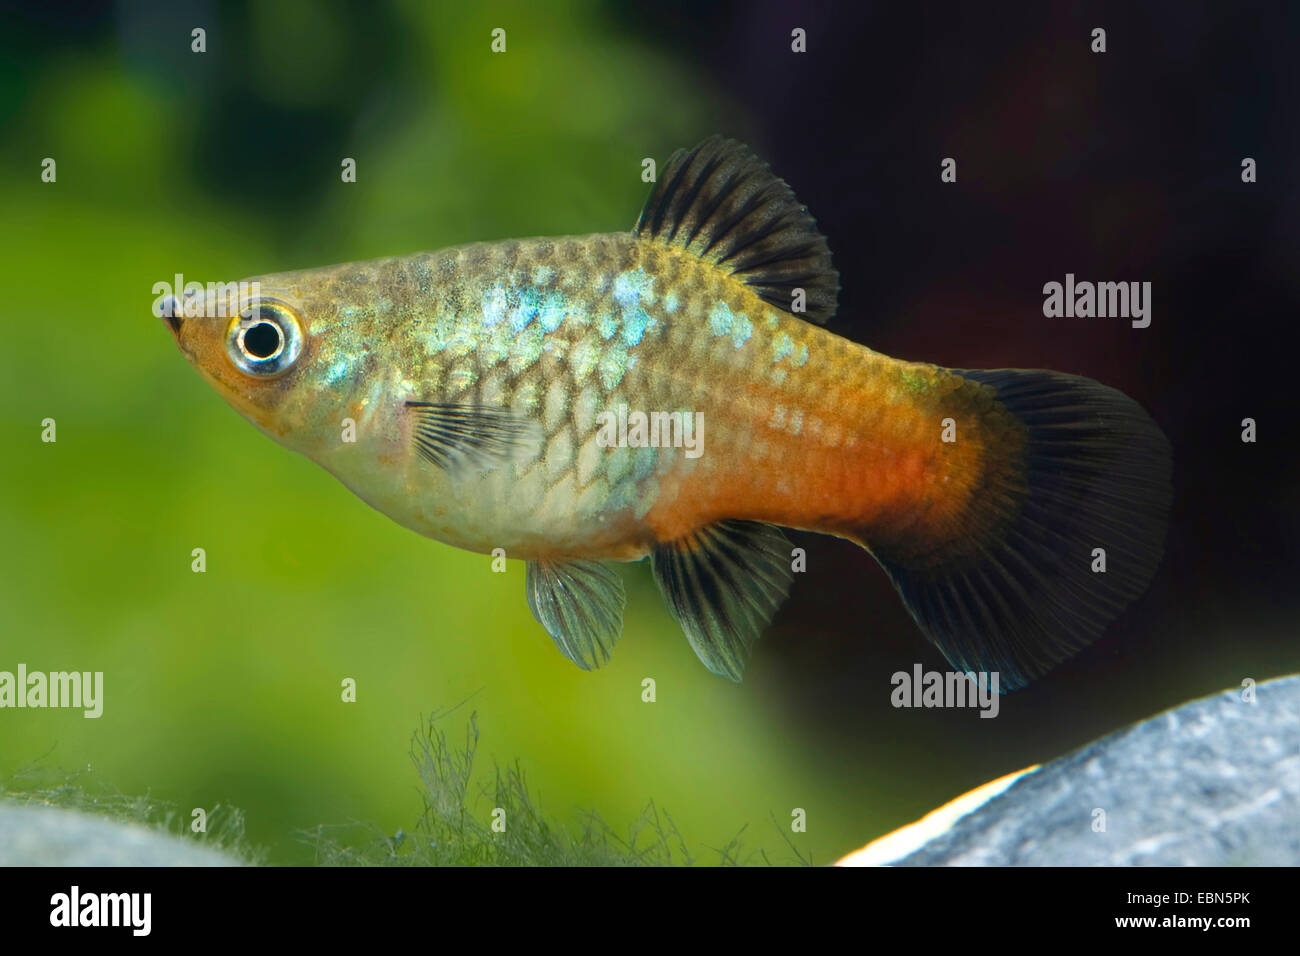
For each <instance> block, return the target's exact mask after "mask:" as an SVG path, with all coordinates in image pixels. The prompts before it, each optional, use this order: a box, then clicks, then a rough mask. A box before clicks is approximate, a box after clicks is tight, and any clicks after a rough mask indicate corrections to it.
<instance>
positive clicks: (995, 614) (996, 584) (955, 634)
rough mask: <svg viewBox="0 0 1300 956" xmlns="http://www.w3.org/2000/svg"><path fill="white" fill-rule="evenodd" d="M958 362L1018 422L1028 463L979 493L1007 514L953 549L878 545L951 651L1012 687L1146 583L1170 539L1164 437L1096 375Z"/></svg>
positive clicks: (1088, 636) (1001, 472) (935, 638)
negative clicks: (921, 551)
mask: <svg viewBox="0 0 1300 956" xmlns="http://www.w3.org/2000/svg"><path fill="white" fill-rule="evenodd" d="M953 371H955V372H956V374H958V375H961V376H963V377H964V378H966V379H968V380H970V381H971V382H972V383H978V386H979V388H980V390H981V391H982V392H984V393H985V395H986V396H987V395H989V393H990V392H991V397H992V399H993V400H994V401H995V402H996V403H998V405H1000V406H1001V408H1002V409H1004V410H1005V412H1007V413H1010V415H1011V416H1012V417H1013V418H1014V419H1015V420H1016V421H1018V422H1019V424H1020V426H1022V427H1023V442H1018V443H1017V444H1018V445H1019V449H1018V450H1017V451H1016V452H1015V454H1016V455H1017V456H1018V458H1019V459H1020V460H1019V461H1018V462H1013V463H1011V464H1012V467H1010V468H996V469H991V470H990V474H991V475H992V477H991V478H990V479H989V485H988V486H987V487H985V488H984V490H983V491H982V493H981V498H983V499H984V500H982V501H980V502H978V507H980V508H981V509H986V508H987V509H990V510H989V511H988V512H986V513H989V514H996V515H999V516H1000V517H999V520H997V521H996V522H995V523H994V524H993V525H992V526H991V525H990V523H989V522H987V521H981V522H972V527H974V528H978V529H979V530H978V531H976V532H972V535H973V537H972V538H971V540H968V541H965V542H958V543H957V544H958V546H956V547H954V548H953V549H952V552H951V555H950V556H947V557H942V556H939V557H936V556H929V557H928V558H927V559H925V560H919V559H917V558H916V557H915V556H909V555H907V554H905V553H903V552H901V551H899V550H898V549H891V548H889V547H888V546H885V547H884V549H883V550H881V549H877V548H874V547H873V548H872V551H873V553H874V554H875V556H876V558H877V559H878V560H879V561H880V563H881V565H883V566H884V568H885V570H886V572H888V574H889V576H890V578H891V579H892V580H893V582H894V586H895V587H897V588H898V591H899V593H900V594H901V595H902V598H903V601H904V602H905V603H906V604H907V607H908V610H910V611H911V613H912V616H913V617H914V618H915V619H916V622H917V624H919V625H920V627H921V629H922V630H923V631H924V632H925V634H926V636H927V637H928V638H929V639H930V640H931V641H932V642H933V643H934V644H935V645H937V646H938V647H939V649H940V650H941V651H943V653H944V655H945V656H946V657H947V658H948V660H949V661H950V662H951V663H952V664H953V665H954V666H955V667H957V668H959V669H961V670H963V671H967V670H976V671H998V672H999V675H1000V676H999V680H1000V682H1001V685H1002V687H1003V688H1005V689H1007V690H1010V689H1013V688H1016V687H1021V686H1023V685H1025V684H1027V683H1028V682H1029V681H1031V680H1033V679H1034V678H1035V677H1037V676H1039V675H1040V674H1042V673H1044V672H1045V671H1047V670H1048V669H1049V668H1051V667H1052V666H1053V665H1055V664H1057V663H1059V662H1060V661H1062V660H1064V659H1065V658H1067V657H1069V656H1070V655H1072V654H1074V653H1076V652H1077V651H1079V650H1080V649H1081V648H1083V647H1084V646H1086V645H1087V644H1089V643H1091V642H1092V641H1094V640H1096V639H1097V638H1098V637H1099V636H1100V635H1101V633H1102V632H1103V631H1104V630H1105V629H1106V627H1107V626H1108V625H1109V624H1110V622H1111V621H1113V620H1114V619H1115V618H1116V617H1117V616H1118V615H1119V614H1120V612H1121V611H1122V610H1123V609H1124V608H1125V607H1126V606H1127V605H1128V604H1129V602H1131V601H1132V600H1134V599H1135V598H1136V597H1137V596H1138V595H1140V594H1141V593H1142V592H1143V591H1144V590H1145V589H1146V586H1147V584H1148V583H1149V582H1150V580H1151V577H1152V576H1153V575H1154V574H1155V570H1156V566H1157V565H1158V564H1159V563H1160V558H1161V555H1162V553H1163V550H1164V537H1165V528H1166V525H1167V523H1168V514H1169V506H1170V498H1171V488H1170V471H1171V454H1170V448H1169V442H1168V441H1167V439H1166V438H1165V436H1164V434H1163V433H1162V432H1161V431H1160V428H1159V427H1158V426H1157V425H1156V424H1155V422H1153V421H1152V420H1151V418H1150V416H1148V415H1147V413H1146V412H1145V411H1143V410H1142V408H1141V406H1139V405H1138V404H1137V403H1136V402H1134V401H1133V400H1132V399H1131V398H1129V397H1128V396H1126V395H1124V394H1123V393H1121V392H1117V391H1116V390H1115V389H1113V388H1108V387H1107V386H1105V385H1102V384H1100V383H1098V382H1094V381H1092V380H1091V379H1086V378H1079V377H1077V376H1074V375H1064V374H1061V373H1058V372H1044V371H1027V370H1023V369H997V370H992V371H964V370H953ZM967 387H968V388H970V387H974V386H967ZM1003 464H1005V463H1003ZM1096 548H1101V549H1103V550H1104V558H1103V560H1104V562H1105V563H1104V568H1105V570H1104V571H1101V570H1094V568H1095V567H1098V564H1097V557H1096V553H1095V552H1094V549H1096ZM891 552H893V553H891Z"/></svg>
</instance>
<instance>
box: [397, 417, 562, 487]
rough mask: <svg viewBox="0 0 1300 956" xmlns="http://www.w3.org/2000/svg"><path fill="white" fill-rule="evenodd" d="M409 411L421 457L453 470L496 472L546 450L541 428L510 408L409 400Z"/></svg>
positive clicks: (412, 434) (414, 439)
mask: <svg viewBox="0 0 1300 956" xmlns="http://www.w3.org/2000/svg"><path fill="white" fill-rule="evenodd" d="M406 409H407V413H408V414H410V415H411V416H412V418H413V422H412V428H411V441H412V442H414V443H415V449H416V451H417V452H418V453H419V455H420V457H421V458H423V459H424V460H425V461H427V462H430V463H431V464H434V465H437V466H438V467H439V468H445V469H447V470H448V471H458V470H482V469H487V468H496V467H498V466H500V465H503V464H506V463H508V462H511V461H520V460H525V459H527V458H528V457H530V456H532V455H536V454H537V453H538V451H539V450H540V449H541V447H542V427H541V424H540V423H539V422H536V421H534V420H532V419H528V418H523V417H521V416H519V415H517V414H516V413H514V412H512V411H511V410H510V409H508V408H497V407H493V406H488V405H443V404H437V403H434V402H407V403H406Z"/></svg>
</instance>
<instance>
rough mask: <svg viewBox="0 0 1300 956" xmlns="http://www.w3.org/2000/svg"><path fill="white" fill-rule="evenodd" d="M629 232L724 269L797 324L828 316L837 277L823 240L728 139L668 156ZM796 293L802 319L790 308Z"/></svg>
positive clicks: (771, 177) (777, 184) (755, 161)
mask: <svg viewBox="0 0 1300 956" xmlns="http://www.w3.org/2000/svg"><path fill="white" fill-rule="evenodd" d="M633 232H635V233H636V234H637V235H638V236H644V237H646V238H648V239H655V240H657V241H659V242H664V243H669V244H671V245H676V246H681V247H682V248H684V249H689V250H690V251H691V252H693V253H695V254H696V255H697V256H700V257H701V258H704V259H707V260H709V261H710V262H715V263H717V264H718V265H720V266H724V267H726V268H727V269H729V270H730V271H731V272H732V274H734V275H736V276H737V277H739V278H740V279H742V280H743V281H744V282H746V283H747V284H749V285H751V286H753V287H754V290H755V291H756V292H757V293H758V294H759V295H760V296H762V297H763V298H764V299H765V300H766V301H768V302H770V303H772V305H774V306H776V307H778V308H780V309H784V310H785V311H786V312H792V313H793V314H795V315H797V316H799V317H800V318H802V319H807V320H808V321H810V322H818V323H823V322H826V321H827V320H828V319H829V318H830V317H831V316H832V315H834V314H835V297H836V295H837V294H838V292H839V289H840V277H839V274H838V273H836V271H835V267H834V266H832V265H831V251H830V248H829V247H828V246H827V245H826V238H825V237H824V236H823V235H822V234H821V233H820V232H818V231H817V223H816V222H815V221H814V220H813V217H812V216H811V215H809V213H808V210H807V209H806V208H804V207H803V206H801V205H800V204H799V200H797V199H795V197H794V193H793V192H792V191H791V189H790V187H789V186H787V185H786V183H785V181H784V180H783V179H780V178H778V177H777V176H776V175H775V174H774V173H773V172H772V170H771V169H769V168H768V166H767V163H765V162H763V161H762V160H760V159H759V158H758V157H757V156H755V155H754V154H753V153H752V152H750V150H749V148H748V147H746V146H745V145H743V144H741V143H738V142H736V141H735V140H733V139H725V138H723V137H721V136H710V137H709V138H708V139H706V140H705V141H704V142H702V143H700V144H699V145H698V146H696V147H695V148H694V149H691V150H685V149H679V150H678V151H677V152H675V153H673V156H672V158H671V159H670V160H668V165H667V166H666V167H664V169H663V171H662V172H661V174H660V175H659V178H658V181H657V182H656V183H655V187H654V189H653V190H652V191H651V193H650V198H649V199H648V200H646V204H645V209H643V210H642V211H641V218H640V219H639V220H638V221H637V224H636V228H635V229H634V230H633ZM796 288H801V289H803V290H804V293H805V310H804V311H803V312H795V311H794V310H793V309H792V308H791V305H792V304H793V295H794V292H793V290H794V289H796Z"/></svg>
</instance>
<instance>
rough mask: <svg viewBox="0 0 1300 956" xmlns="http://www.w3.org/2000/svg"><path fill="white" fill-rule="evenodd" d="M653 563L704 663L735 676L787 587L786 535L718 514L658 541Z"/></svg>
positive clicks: (721, 674) (739, 674)
mask: <svg viewBox="0 0 1300 956" xmlns="http://www.w3.org/2000/svg"><path fill="white" fill-rule="evenodd" d="M650 563H651V567H652V568H653V570H654V576H655V580H656V581H657V582H658V584H659V589H660V590H661V591H662V592H663V595H664V599H665V600H666V601H667V602H668V607H669V610H671V611H672V614H673V617H675V618H677V622H678V623H679V624H680V625H681V626H682V630H683V631H685V632H686V638H687V640H689V641H690V642H691V647H692V648H694V650H695V653H696V655H697V656H698V657H699V659H700V660H701V662H703V664H704V666H705V667H707V668H708V669H709V670H710V671H712V672H713V673H715V674H717V675H718V676H719V677H726V678H727V679H729V680H733V681H737V682H739V681H740V679H741V677H742V676H743V675H744V672H745V661H746V659H747V658H748V656H749V647H750V645H751V644H752V643H753V642H754V641H755V640H756V639H757V638H758V637H759V635H760V634H762V632H763V630H764V629H765V628H766V627H767V625H768V623H769V622H770V621H771V620H772V617H773V616H774V615H775V614H776V611H777V608H779V607H780V606H781V603H782V602H783V601H784V600H785V597H786V594H787V593H789V590H790V582H791V580H792V579H793V577H794V575H793V574H792V572H791V570H790V542H789V540H788V539H787V538H786V537H785V535H784V534H783V533H782V532H781V530H780V529H779V528H777V527H776V526H775V525H770V524H764V523H762V522H757V521H722V522H718V523H717V524H712V525H708V526H706V527H704V528H700V529H699V530H697V531H694V532H692V533H691V534H689V535H687V536H686V537H684V538H680V539H678V540H676V541H670V542H667V543H665V544H661V545H660V546H659V547H658V548H656V549H655V551H654V553H653V554H652V555H651V558H650Z"/></svg>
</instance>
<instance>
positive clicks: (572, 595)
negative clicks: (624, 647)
mask: <svg viewBox="0 0 1300 956" xmlns="http://www.w3.org/2000/svg"><path fill="white" fill-rule="evenodd" d="M527 589H528V607H529V608H530V609H531V610H532V612H533V617H535V618H537V621H538V623H539V624H541V625H542V627H544V628H546V633H548V634H550V635H551V638H552V639H553V640H554V641H555V646H556V647H558V648H559V649H560V652H561V653H562V654H563V655H564V656H565V657H567V658H568V659H569V660H571V661H573V663H575V664H577V665H578V666H579V667H581V668H582V669H583V670H584V671H589V670H592V669H594V668H597V667H599V666H600V665H601V664H604V663H605V662H606V661H608V660H609V655H610V652H611V651H612V650H613V649H614V644H615V642H616V641H618V639H619V637H620V636H621V635H622V633H623V608H624V607H625V606H626V604H627V598H626V596H625V595H624V592H623V579H622V578H620V577H619V576H618V575H617V574H616V573H615V572H614V571H613V570H612V569H610V568H609V567H606V566H605V565H603V564H600V563H598V562H596V561H529V562H528V578H527Z"/></svg>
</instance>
